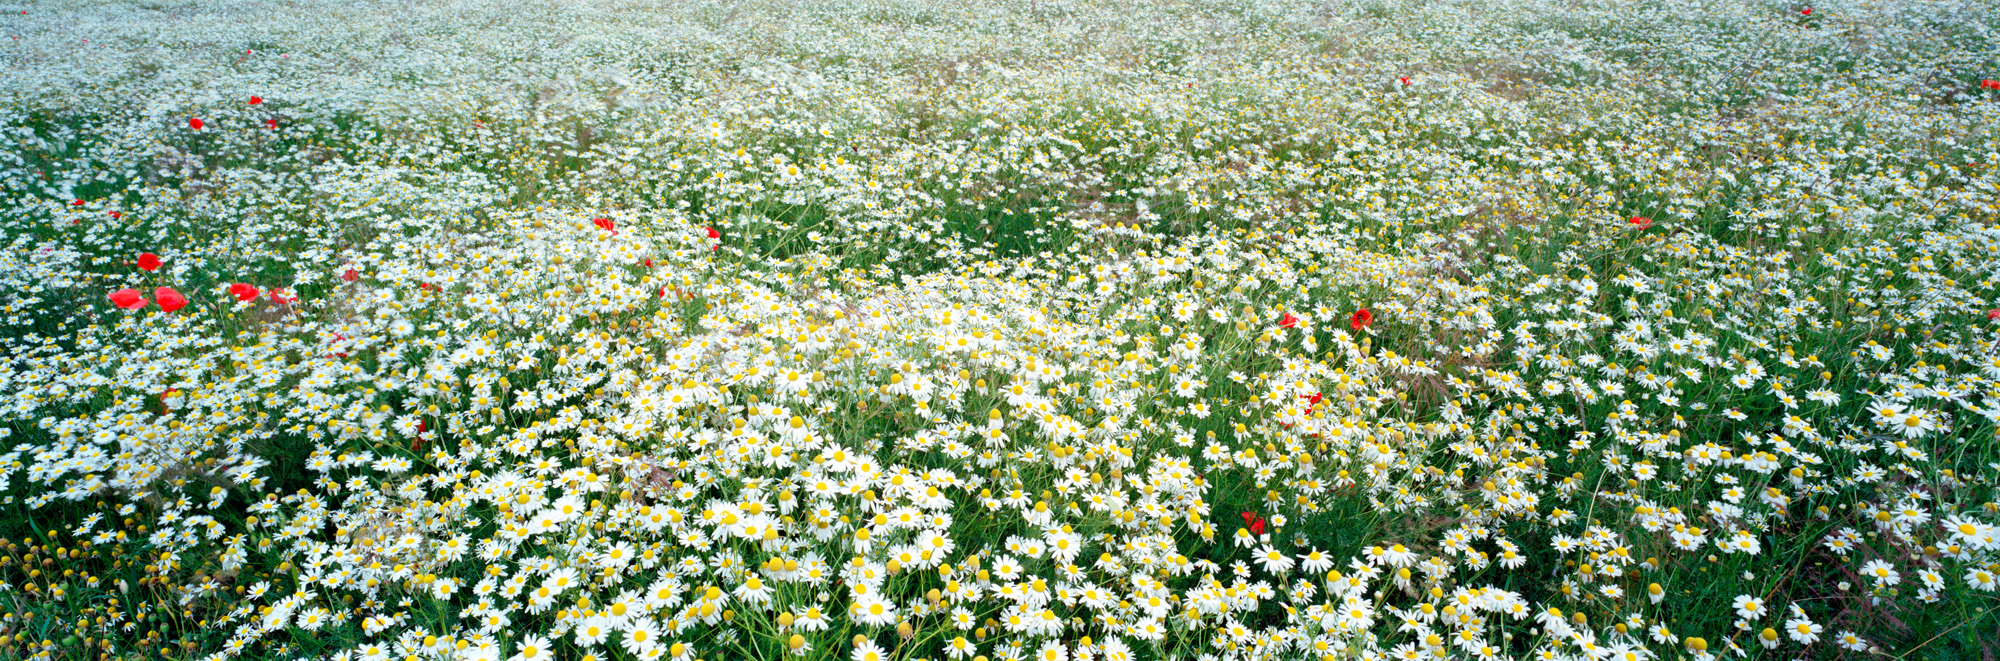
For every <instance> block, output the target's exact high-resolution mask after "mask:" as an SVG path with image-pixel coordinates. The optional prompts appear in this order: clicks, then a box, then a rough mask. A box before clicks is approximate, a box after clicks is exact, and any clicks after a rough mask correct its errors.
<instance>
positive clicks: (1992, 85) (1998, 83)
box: [1979, 78, 2000, 90]
mask: <svg viewBox="0 0 2000 661" xmlns="http://www.w3.org/2000/svg"><path fill="white" fill-rule="evenodd" d="M1979 89H1983V90H2000V80H1994V79H1992V78H1988V79H1985V80H1982V81H1979Z"/></svg>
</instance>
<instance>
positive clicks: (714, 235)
mask: <svg viewBox="0 0 2000 661" xmlns="http://www.w3.org/2000/svg"><path fill="white" fill-rule="evenodd" d="M702 229H705V230H708V238H711V239H720V238H722V233H721V232H717V231H715V228H713V227H704V228H702Z"/></svg>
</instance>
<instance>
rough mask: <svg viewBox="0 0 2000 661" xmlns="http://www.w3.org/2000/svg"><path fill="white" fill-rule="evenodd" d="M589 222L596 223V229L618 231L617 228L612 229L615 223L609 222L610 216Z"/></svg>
mask: <svg viewBox="0 0 2000 661" xmlns="http://www.w3.org/2000/svg"><path fill="white" fill-rule="evenodd" d="M590 222H593V223H597V229H601V230H604V231H606V232H614V233H615V232H617V231H618V230H617V229H614V228H615V227H616V225H615V224H614V223H612V222H611V219H610V218H598V219H596V220H592V221H590Z"/></svg>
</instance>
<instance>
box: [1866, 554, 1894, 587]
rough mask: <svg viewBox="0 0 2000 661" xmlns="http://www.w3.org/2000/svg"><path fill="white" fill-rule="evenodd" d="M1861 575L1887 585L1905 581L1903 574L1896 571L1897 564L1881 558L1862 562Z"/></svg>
mask: <svg viewBox="0 0 2000 661" xmlns="http://www.w3.org/2000/svg"><path fill="white" fill-rule="evenodd" d="M1861 575H1862V576H1866V577H1868V578H1869V579H1871V580H1874V581H1875V582H1876V583H1878V584H1880V585H1882V586H1885V587H1886V586H1891V585H1895V584H1897V583H1901V582H1903V575H1902V574H1901V573H1898V572H1897V571H1896V566H1895V565H1891V564H1889V563H1887V562H1884V561H1882V560H1881V559H1875V560H1870V561H1868V562H1866V563H1864V564H1862V565H1861Z"/></svg>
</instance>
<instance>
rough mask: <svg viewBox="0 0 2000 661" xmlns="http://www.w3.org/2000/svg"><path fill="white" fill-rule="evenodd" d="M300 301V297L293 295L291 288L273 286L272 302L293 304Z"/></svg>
mask: <svg viewBox="0 0 2000 661" xmlns="http://www.w3.org/2000/svg"><path fill="white" fill-rule="evenodd" d="M298 301H299V299H298V297H297V296H293V295H292V293H291V292H290V291H289V290H286V289H284V288H280V287H272V288H271V302H272V303H276V304H278V305H291V304H293V303H297V302H298Z"/></svg>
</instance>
